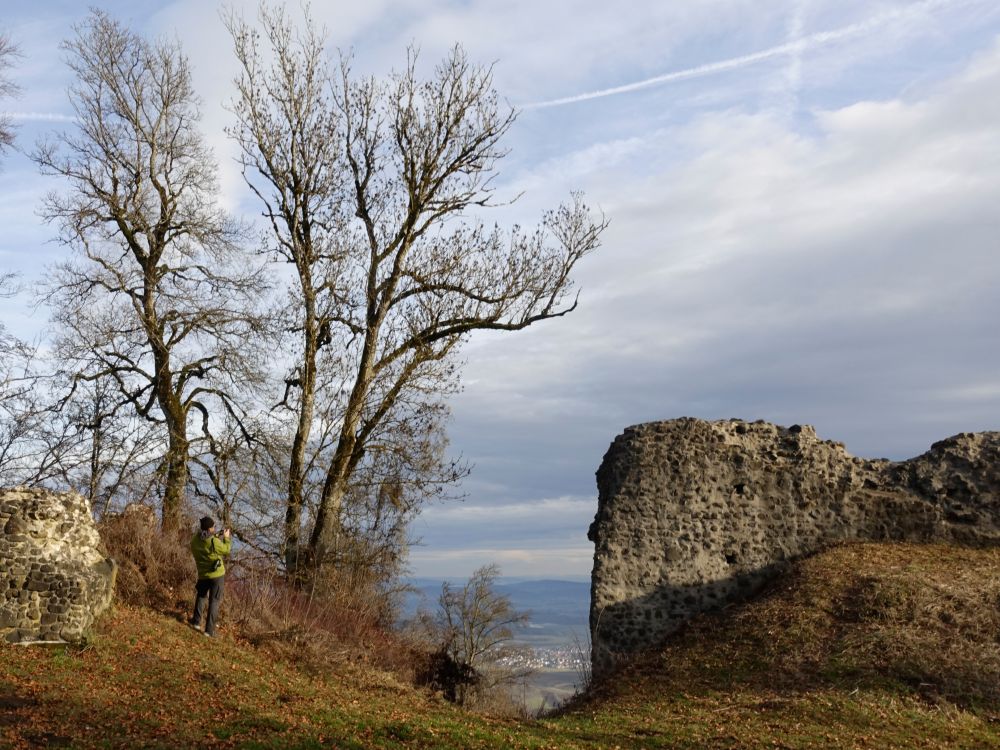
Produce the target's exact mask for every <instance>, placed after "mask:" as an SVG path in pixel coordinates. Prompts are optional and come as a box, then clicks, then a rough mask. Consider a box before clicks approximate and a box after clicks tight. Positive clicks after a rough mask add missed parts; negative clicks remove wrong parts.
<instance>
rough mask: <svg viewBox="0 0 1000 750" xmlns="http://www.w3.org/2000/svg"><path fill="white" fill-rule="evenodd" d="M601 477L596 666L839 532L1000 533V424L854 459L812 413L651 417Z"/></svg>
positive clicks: (615, 449) (655, 640) (948, 538)
mask: <svg viewBox="0 0 1000 750" xmlns="http://www.w3.org/2000/svg"><path fill="white" fill-rule="evenodd" d="M597 486H598V492H599V500H598V510H597V516H596V518H595V519H594V522H593V524H592V525H591V527H590V531H589V532H588V537H589V538H590V540H591V541H592V542H594V545H595V551H594V571H593V576H592V582H591V609H590V630H591V643H592V659H593V669H594V674H595V675H596V676H600V675H602V674H605V673H606V672H608V671H609V670H610V669H612V668H613V667H614V665H615V664H616V662H617V661H619V659H620V657H621V656H625V655H629V654H634V653H636V652H640V651H644V650H648V649H650V648H653V647H655V646H656V645H658V644H659V643H660V642H661V641H662V640H663V638H664V637H665V636H666V635H667V634H669V633H670V632H671V631H673V630H675V629H676V628H677V627H678V626H679V625H680V624H681V623H683V622H684V621H685V620H686V619H688V618H690V617H691V616H692V615H694V614H697V613H699V612H703V611H707V610H711V609H716V608H719V607H722V606H725V605H726V604H729V603H731V602H734V601H738V600H740V599H742V598H745V597H746V596H747V595H749V594H751V593H752V592H754V591H755V590H756V589H758V588H759V587H760V585H761V584H762V583H764V582H765V581H767V580H768V579H770V578H771V577H773V576H774V575H775V574H776V573H777V572H779V571H780V570H782V569H783V568H784V567H785V566H787V564H788V562H789V561H791V560H793V559H795V558H797V557H800V556H802V555H805V554H809V553H811V552H815V551H817V550H819V549H820V548H822V547H823V546H825V545H827V544H829V543H831V542H836V541H840V540H907V541H943V542H955V543H961V544H972V545H987V544H996V543H1000V433H997V432H990V433H978V434H970V433H963V434H960V435H956V436H954V437H951V438H948V439H947V440H942V441H941V442H939V443H935V444H934V445H933V446H932V447H931V449H930V450H929V451H928V452H927V453H925V454H923V455H921V456H918V457H917V458H913V459H910V460H908V461H902V462H891V461H886V460H867V459H862V458H855V457H853V456H851V455H850V454H848V453H847V452H846V451H845V450H844V446H843V445H842V444H840V443H836V442H833V441H829V440H820V439H818V438H817V437H816V433H815V431H814V430H813V428H811V427H807V426H798V425H795V426H792V427H788V428H785V427H778V426H776V425H773V424H768V423H765V422H753V423H748V422H744V421H741V420H729V421H719V422H706V421H702V420H697V419H688V418H685V419H676V420H671V421H667V422H652V423H649V424H642V425H637V426H635V427H629V428H628V429H626V430H625V432H624V433H623V434H622V435H619V436H618V437H617V438H616V439H615V441H614V442H613V443H612V444H611V447H610V448H609V449H608V452H607V454H606V455H605V456H604V461H603V463H602V464H601V467H600V469H599V470H598V472H597Z"/></svg>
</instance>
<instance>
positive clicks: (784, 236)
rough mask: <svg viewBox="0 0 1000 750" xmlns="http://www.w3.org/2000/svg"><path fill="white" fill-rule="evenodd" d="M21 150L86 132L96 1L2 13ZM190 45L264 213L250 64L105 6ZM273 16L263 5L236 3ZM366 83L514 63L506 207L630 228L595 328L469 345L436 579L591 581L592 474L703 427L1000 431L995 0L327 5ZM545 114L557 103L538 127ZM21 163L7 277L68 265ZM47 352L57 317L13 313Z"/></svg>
mask: <svg viewBox="0 0 1000 750" xmlns="http://www.w3.org/2000/svg"><path fill="white" fill-rule="evenodd" d="M4 5H5V6H10V7H5V8H4V13H3V17H2V18H3V20H2V21H0V23H2V24H3V28H4V29H5V30H6V31H8V32H9V33H10V34H11V35H12V36H13V37H14V38H15V39H16V40H17V41H18V42H19V43H20V44H21V47H22V50H23V52H24V53H25V58H24V59H23V60H22V61H21V64H20V66H19V68H18V69H17V71H16V77H17V79H18V81H19V83H20V84H21V85H22V87H23V88H24V94H23V96H22V97H21V99H19V100H17V101H14V102H5V103H3V104H2V105H0V106H2V107H6V108H7V109H9V110H10V111H15V112H17V113H19V114H18V115H17V116H18V117H19V119H20V120H21V131H20V140H21V144H22V145H24V146H30V144H31V143H32V142H33V141H34V140H35V138H37V137H38V136H39V135H40V134H42V133H43V132H44V131H45V130H46V129H47V128H51V127H53V126H54V125H58V124H59V123H58V122H53V121H52V119H53V118H57V117H58V116H59V115H65V114H66V112H67V106H66V103H65V93H64V91H65V86H66V83H67V74H66V71H65V68H64V66H63V64H62V62H61V59H60V54H59V51H58V43H59V41H60V40H61V39H62V38H65V37H66V36H67V35H68V34H69V33H70V27H71V24H72V23H73V22H74V21H77V20H79V19H80V18H81V16H82V14H83V13H84V9H83V6H82V5H81V4H79V3H77V2H52V1H47V2H41V3H35V4H25V3H13V2H10V1H9V0H5V2H4ZM100 5H101V7H103V8H105V9H107V10H108V11H109V12H111V13H112V14H114V15H116V16H118V17H119V18H121V19H123V20H127V21H129V22H131V23H132V24H133V25H135V26H136V27H138V28H139V29H141V30H143V31H146V32H148V33H153V34H160V33H163V34H170V35H175V36H176V37H178V38H179V39H180V40H181V41H182V43H183V44H184V46H185V49H186V51H187V53H188V54H189V56H190V58H191V61H192V63H193V65H194V69H195V76H196V81H197V84H198V87H199V91H200V92H201V95H202V97H203V99H204V111H205V118H204V122H203V127H204V130H205V132H206V134H207V136H208V137H209V139H210V141H211V142H212V143H213V145H214V148H215V152H216V155H217V156H218V158H219V160H220V162H221V163H222V176H223V179H222V183H223V187H224V190H225V198H226V202H227V204H228V205H229V206H230V207H231V208H233V209H235V210H240V211H245V212H248V213H250V212H253V211H254V208H253V204H252V202H251V201H250V200H249V198H248V196H247V195H246V193H245V191H244V190H243V188H242V185H241V182H240V178H239V175H238V173H237V172H236V170H235V167H234V165H233V164H232V160H231V156H232V154H233V149H232V146H231V145H230V144H228V143H227V142H226V140H225V137H224V135H223V132H222V129H223V127H224V126H225V125H226V124H227V122H228V119H229V116H228V114H227V113H226V111H225V109H224V108H223V106H222V104H223V102H224V101H225V100H226V99H227V98H228V97H229V96H230V89H229V81H230V79H231V77H232V74H233V68H234V66H233V62H232V58H231V52H230V45H229V40H228V38H227V36H226V34H225V32H224V31H223V28H222V25H221V22H220V20H219V16H218V9H219V7H220V5H216V4H214V3H212V2H207V1H206V0H179V1H178V2H165V1H158V2H154V1H153V0H146V1H138V2H137V1H135V0H133V1H131V2H127V3H126V2H112V3H102V4H100ZM232 5H234V6H235V7H236V8H245V10H246V12H247V13H251V14H252V12H253V8H254V7H255V3H234V4H232ZM313 10H314V14H315V15H316V16H317V17H319V18H320V19H321V20H322V21H323V22H324V23H325V24H326V25H327V27H328V29H329V32H330V36H331V40H332V43H333V44H334V45H337V46H340V47H352V48H353V49H354V51H355V56H356V65H355V67H356V68H357V69H358V70H363V71H371V72H374V73H380V72H385V71H388V70H389V69H391V68H392V67H393V66H399V64H400V63H401V61H402V60H403V56H404V49H405V47H406V45H407V44H408V43H410V42H416V43H417V44H419V45H420V47H421V50H422V60H423V61H424V63H425V64H427V65H431V64H433V62H434V61H436V60H437V59H438V58H439V57H440V56H441V55H442V54H443V53H444V51H445V50H446V49H447V48H448V47H450V46H451V45H452V44H453V43H454V42H456V41H458V42H461V43H462V44H463V45H464V46H465V47H466V49H467V50H468V51H469V53H470V54H471V56H472V57H473V58H474V59H476V60H480V61H484V62H490V61H496V81H497V86H498V88H499V90H500V91H501V93H502V94H503V95H505V96H506V97H508V98H509V100H510V101H511V102H512V103H514V104H515V105H517V106H519V107H522V108H523V112H522V114H521V117H520V119H519V121H518V123H517V125H516V126H515V128H514V131H513V132H512V133H511V138H510V141H509V145H510V147H511V148H512V153H511V156H510V157H509V158H508V160H507V164H506V166H505V167H504V169H503V179H502V181H501V182H500V183H499V187H500V188H501V191H503V192H506V193H508V194H510V195H515V194H517V193H519V192H522V191H523V192H524V196H523V197H522V198H521V199H520V200H519V201H518V202H517V203H516V204H515V206H514V207H513V208H512V209H510V210H508V211H506V212H505V213H506V214H507V215H506V217H505V218H509V219H511V220H520V221H524V222H526V223H533V222H534V221H535V220H537V218H538V217H539V216H540V214H541V211H542V210H544V208H546V207H549V206H552V205H554V204H556V203H558V202H559V201H560V200H563V199H564V198H565V197H566V196H567V195H568V193H569V191H571V190H574V189H582V190H584V191H585V192H586V194H587V197H588V201H589V202H590V203H591V204H592V205H595V206H599V207H600V208H601V209H602V210H603V211H604V212H605V213H606V214H607V215H608V216H609V217H610V219H611V222H612V223H611V227H610V229H609V230H608V232H607V233H606V237H605V242H604V247H603V248H602V249H601V250H600V251H599V252H598V253H597V254H595V255H594V256H591V257H590V258H588V259H587V260H586V261H585V262H584V264H583V265H582V266H581V267H580V269H579V273H578V276H577V280H578V283H579V286H580V288H581V290H582V295H581V303H580V308H579V310H577V311H576V312H575V313H573V314H572V315H571V316H568V317H567V318H564V319H561V320H557V321H552V322H549V323H547V324H543V325H540V326H537V327H536V328H533V329H531V330H529V331H527V332H524V333H522V334H518V335H515V336H498V335H497V336H480V337H478V338H475V339H473V341H472V342H470V344H469V345H468V347H467V348H466V349H465V359H466V365H465V370H464V372H465V378H464V383H465V389H464V391H463V392H462V393H461V394H460V395H459V396H458V397H457V398H456V399H455V400H454V401H453V408H454V420H453V424H452V428H451V436H452V446H453V449H454V450H455V452H456V453H461V454H463V455H464V456H465V457H466V458H467V459H468V460H470V461H471V462H472V463H473V464H474V465H475V468H474V472H473V474H472V476H471V477H470V478H469V479H468V480H467V481H466V483H465V486H464V491H465V493H466V494H467V499H466V500H465V501H464V502H462V503H452V504H445V505H440V506H434V507H431V508H429V509H428V510H427V511H426V512H425V513H424V515H423V516H422V518H421V519H420V520H419V521H418V522H417V524H416V526H415V528H414V531H415V533H416V534H417V535H418V536H420V537H422V539H423V544H422V545H421V546H419V547H417V548H416V549H415V550H414V552H413V555H412V561H413V568H414V572H415V574H417V575H427V576H433V575H451V576H460V575H466V574H468V573H469V572H471V570H472V569H473V568H475V567H476V566H478V565H479V564H482V563H483V562H487V561H493V560H495V561H496V562H498V563H499V564H500V565H501V566H502V568H503V570H504V573H506V574H509V575H540V576H543V575H544V576H553V575H586V574H587V573H588V572H589V569H590V565H591V557H592V547H591V545H590V544H589V543H588V542H587V540H586V529H587V525H588V524H589V523H590V521H591V519H592V517H593V514H594V511H595V509H596V489H595V486H594V476H593V473H594V471H595V470H596V468H597V466H598V465H599V463H600V460H601V457H602V455H603V453H604V451H605V450H606V449H607V446H608V444H609V443H610V442H611V440H612V439H613V438H614V436H615V435H616V434H618V433H619V432H621V430H622V429H623V428H624V427H625V426H627V425H629V424H634V423H637V422H644V421H650V420H655V419H665V418H670V417H676V416H682V415H688V416H697V417H704V418H725V417H732V416H738V417H743V418H747V419H758V418H761V419H767V420H770V421H775V422H778V423H783V424H791V423H809V424H813V425H815V426H816V428H817V431H818V432H819V434H820V435H821V436H822V437H824V438H831V439H836V440H841V441H843V442H845V443H846V444H847V447H848V450H850V451H851V452H853V453H855V454H857V455H868V456H886V457H890V458H905V457H908V456H911V455H915V454H918V453H920V452H922V451H923V450H925V449H926V448H927V447H928V446H929V445H930V443H931V442H933V441H935V440H937V439H939V438H942V437H945V436H947V435H950V434H953V433H955V432H959V431H969V430H985V429H1000V326H998V321H1000V294H998V293H997V290H998V289H1000V252H998V238H1000V210H998V206H1000V97H998V96H997V91H998V90H1000V4H997V3H996V2H995V0H924V1H922V2H904V1H902V0H884V1H880V2H871V1H865V2H860V1H853V0H788V1H787V2H784V1H782V2H778V1H777V0H775V1H771V0H697V1H694V0H677V1H675V2H671V3H664V2H662V1H660V0H633V1H632V2H629V3H628V4H614V3H607V2H591V1H590V0H547V2H544V3H540V2H537V0H530V1H529V0H510V1H509V2H497V1H496V0H494V1H493V2H487V1H486V0H465V1H464V2H457V1H456V2H446V1H444V0H372V1H371V2H367V3H364V4H361V3H348V2H314V3H313ZM539 105H541V106H539ZM55 187H58V186H57V185H53V184H51V183H50V182H48V181H46V180H44V179H43V178H41V177H39V176H37V175H36V173H35V171H34V168H33V167H32V166H31V165H30V163H28V161H27V159H25V158H24V157H23V156H21V155H18V154H13V155H11V156H8V158H7V159H6V160H5V162H4V163H3V166H2V171H0V195H2V196H3V198H4V199H3V201H2V202H0V227H3V231H2V232H0V263H2V264H3V266H4V267H5V268H14V269H17V270H20V271H21V272H22V273H23V274H24V276H25V277H26V278H28V279H37V278H41V276H42V275H43V274H44V268H45V265H46V264H47V263H49V262H51V261H53V260H55V259H57V258H58V257H60V255H61V253H62V252H63V249H62V248H60V247H59V246H57V245H55V244H52V243H51V242H50V239H51V237H52V236H53V231H52V229H51V228H50V227H46V226H45V225H43V224H41V223H40V222H39V220H38V219H37V217H36V214H35V212H36V210H37V207H38V204H39V200H40V198H41V196H42V195H43V194H44V192H45V191H46V190H50V189H53V188H55ZM0 313H2V316H3V320H4V321H5V322H6V323H7V325H8V326H9V327H11V328H12V329H13V330H15V331H18V332H21V333H22V334H24V335H40V334H41V332H42V330H43V328H44V323H45V317H46V312H45V310H44V309H38V310H35V311H32V310H31V309H30V308H29V307H28V306H27V304H26V301H25V299H23V298H22V299H19V300H12V301H8V302H4V303H3V304H2V307H0Z"/></svg>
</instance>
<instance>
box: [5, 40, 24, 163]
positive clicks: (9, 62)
mask: <svg viewBox="0 0 1000 750" xmlns="http://www.w3.org/2000/svg"><path fill="white" fill-rule="evenodd" d="M19 56H20V53H19V52H18V49H17V45H15V44H14V43H13V42H12V41H11V39H10V37H9V36H7V35H6V34H0V99H7V98H9V97H13V96H17V95H18V93H20V91H21V89H20V87H18V86H17V84H15V83H14V82H13V81H12V80H11V79H10V78H8V77H7V70H8V69H9V68H10V67H12V66H13V64H14V60H15V59H16V58H17V57H19ZM13 145H14V124H13V123H12V122H11V118H10V116H9V115H6V114H2V113H0V154H2V153H4V152H5V151H6V150H7V149H9V148H10V147H11V146H13Z"/></svg>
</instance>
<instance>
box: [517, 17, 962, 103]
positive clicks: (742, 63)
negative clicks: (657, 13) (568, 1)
mask: <svg viewBox="0 0 1000 750" xmlns="http://www.w3.org/2000/svg"><path fill="white" fill-rule="evenodd" d="M953 2H954V0H925V2H922V3H917V4H916V5H908V6H906V7H903V8H894V9H892V10H887V11H885V12H883V13H879V14H878V15H875V16H872V17H871V18H869V19H867V20H865V21H859V22H858V23H854V24H851V25H850V26H842V27H840V28H839V29H832V30H830V31H820V32H817V33H815V34H809V35H807V36H804V37H801V38H799V39H795V40H793V41H790V42H785V43H784V44H779V45H778V46H776V47H770V48H768V49H764V50H760V51H759V52H752V53H750V54H749V55H741V56H740V57H731V58H729V59H728V60H719V61H718V62H713V63H706V64H704V65H696V66H695V67H693V68H686V69H685V70H675V71H673V72H671V73H664V74H663V75H659V76H655V77H653V78H646V79H645V80H642V81H636V82H635V83H626V84H624V85H622V86H615V87H613V88H608V89H600V90H598V91H590V92H587V93H584V94H575V95H573V96H566V97H562V98H560V99H550V100H548V101H544V102H535V103H534V104H526V105H524V107H523V108H524V109H541V108H543V107H558V106H561V105H563V104H575V103H576V102H585V101H588V100H590V99H601V98H603V97H605V96H615V95H616V94H627V93H629V92H631V91H638V90H639V89H645V88H649V87H651V86H658V85H660V84H661V83H671V82H673V81H684V80H687V79H689V78H699V77H701V76H706V75H711V74H712V73H721V72H723V71H726V70H735V69H736V68H743V67H746V66H747V65H753V64H755V63H759V62H762V61H763V60H770V59H771V58H774V57H781V56H782V55H789V54H797V53H802V52H804V51H806V50H810V49H814V48H816V47H820V46H822V45H824V44H829V43H831V42H839V41H841V40H844V39H851V38H854V37H858V36H864V35H865V34H869V33H871V32H872V31H874V30H875V29H877V28H879V27H880V26H885V25H886V24H888V23H891V22H892V21H898V20H901V19H904V18H908V17H910V16H916V15H920V14H922V13H927V12H930V11H934V10H937V9H938V8H940V7H942V6H945V5H951V4H952V3H953Z"/></svg>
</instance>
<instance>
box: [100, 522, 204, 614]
mask: <svg viewBox="0 0 1000 750" xmlns="http://www.w3.org/2000/svg"><path fill="white" fill-rule="evenodd" d="M98 530H99V531H100V534H101V541H102V542H103V543H104V546H105V548H106V550H107V553H108V556H109V557H111V558H113V559H114V560H115V562H117V563H118V577H117V579H116V583H115V594H116V595H117V598H118V601H120V602H122V603H124V604H129V605H133V606H144V607H150V608H152V609H156V610H160V611H170V610H175V609H177V608H178V607H187V606H188V604H189V602H191V601H192V592H193V589H194V582H195V579H196V578H197V571H196V569H195V565H194V559H193V558H192V556H191V551H190V548H189V546H188V545H189V544H190V542H191V532H190V531H188V530H187V529H186V528H181V529H178V530H177V531H176V532H174V533H173V534H167V535H164V534H163V533H162V532H161V531H160V526H159V523H158V522H157V520H156V515H155V513H154V512H153V510H152V509H151V508H148V507H146V506H144V505H130V506H128V507H127V508H126V509H125V511H124V512H123V513H120V514H117V515H114V516H109V517H106V518H104V519H103V520H102V521H101V523H100V524H99V526H98Z"/></svg>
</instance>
